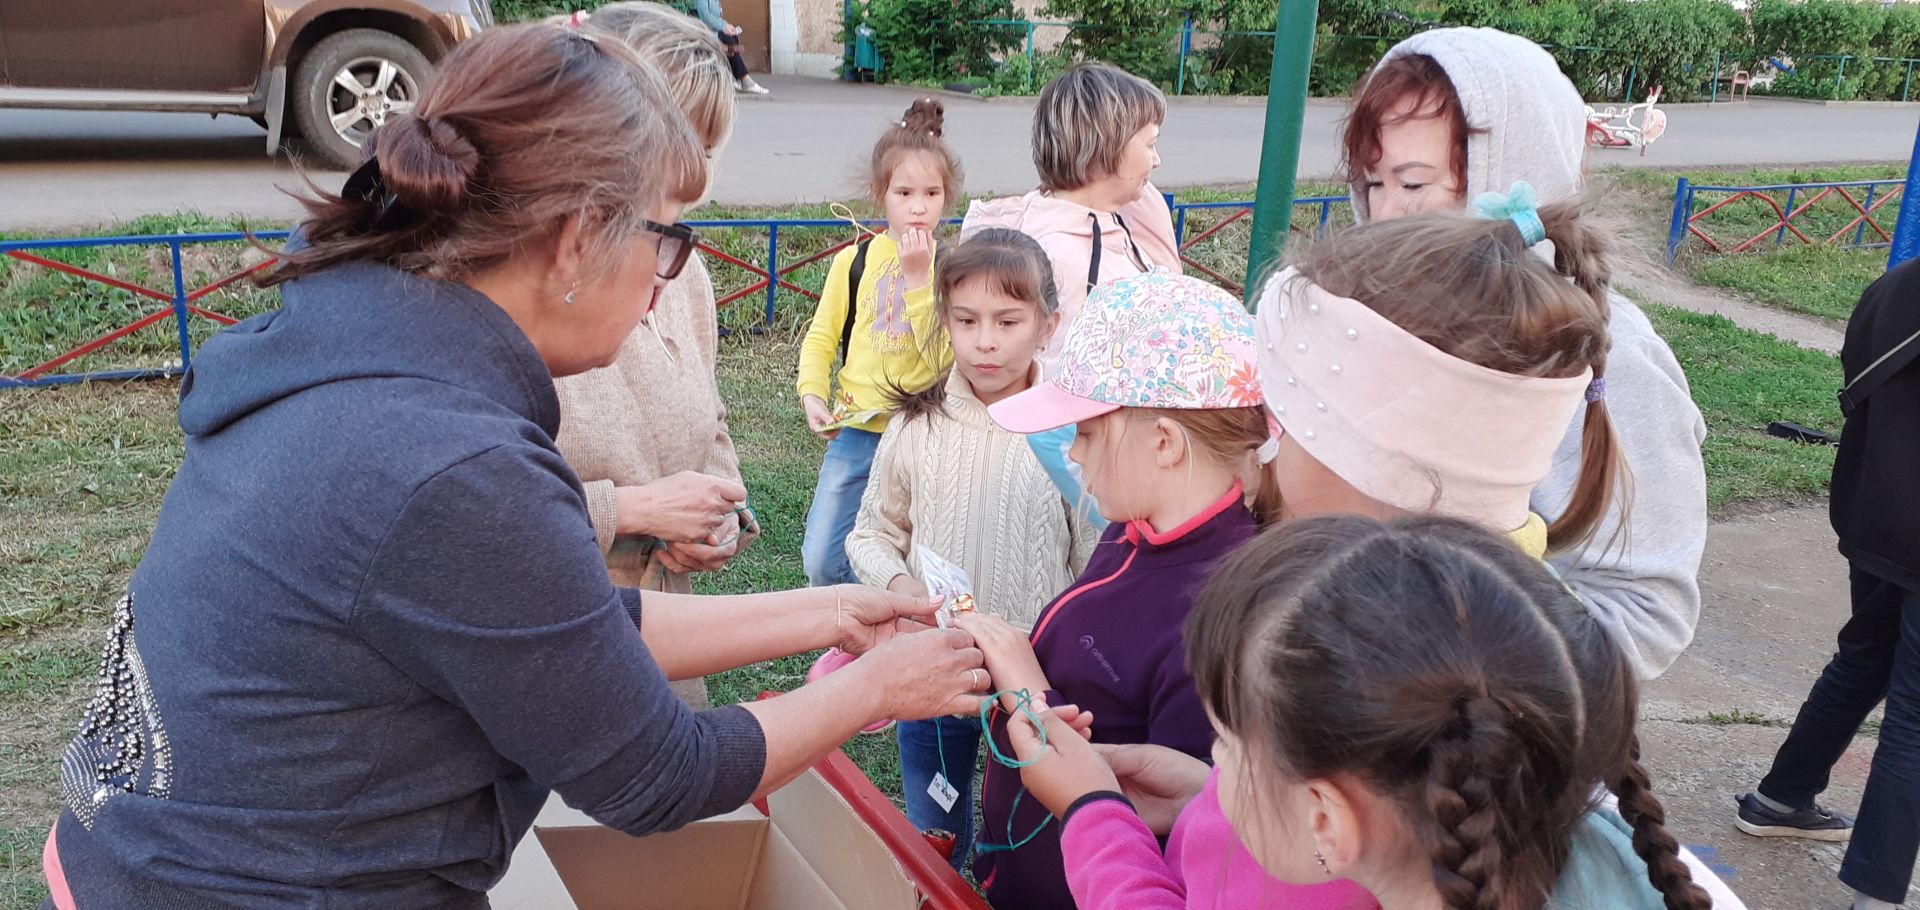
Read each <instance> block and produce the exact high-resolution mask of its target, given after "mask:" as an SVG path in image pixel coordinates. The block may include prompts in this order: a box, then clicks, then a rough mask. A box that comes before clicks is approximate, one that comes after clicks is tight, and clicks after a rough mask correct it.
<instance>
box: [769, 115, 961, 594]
mask: <svg viewBox="0 0 1920 910" xmlns="http://www.w3.org/2000/svg"><path fill="white" fill-rule="evenodd" d="M944 119H945V114H944V109H943V108H942V107H941V105H940V102H938V101H934V100H932V99H926V98H923V99H921V100H919V101H915V102H914V103H913V106H912V107H910V108H908V109H907V113H906V116H905V117H903V118H901V120H900V121H899V122H898V123H896V124H894V125H893V126H891V127H889V128H888V129H887V131H886V133H884V134H883V135H881V137H880V141H879V142H878V143H876V144H875V145H874V149H873V164H872V177H871V185H870V187H869V189H870V191H871V192H872V193H873V197H874V201H875V202H876V203H878V204H879V205H880V207H881V209H882V210H883V211H884V212H885V213H886V218H887V232H886V233H885V234H880V235H875V236H873V237H870V238H868V239H866V240H863V241H861V242H860V243H859V244H856V245H855V246H851V247H848V248H847V249H844V250H841V251H840V253H839V254H838V255H836V256H835V257H834V259H833V266H832V268H831V269H830V270H829V271H828V273H827V284H826V287H824V288H822V289H821V291H820V306H819V308H818V309H817V310H815V311H814V314H813V324H812V325H811V326H810V327H809V328H808V329H807V337H806V340H805V341H804V342H802V343H801V347H800V379H799V382H798V383H797V386H798V390H799V393H800V403H801V406H802V407H804V408H805V409H806V412H807V425H808V426H809V427H811V428H812V429H813V431H814V433H816V434H818V435H819V436H820V437H821V438H822V439H826V440H828V443H827V454H826V457H825V459H824V460H822V462H821V464H820V481H819V483H818V484H817V485H816V486H815V487H814V491H813V505H812V507H811V508H809V509H808V511H807V529H806V537H805V539H804V540H803V541H802V543H801V551H800V552H801V561H802V562H803V563H804V565H805V567H806V571H807V582H808V583H809V584H812V585H835V584H844V583H851V582H855V581H857V579H855V577H854V574H853V569H852V568H851V566H850V565H849V564H848V562H847V553H846V539H847V534H848V532H850V531H852V530H853V519H854V516H855V514H857V513H858V512H859V509H860V496H861V494H862V493H864V492H865V491H866V488H867V474H868V472H869V471H870V470H871V468H872V466H873V455H874V451H875V450H876V449H878V448H879V445H880V434H881V432H882V431H884V430H885V429H886V428H887V416H888V413H887V412H888V405H887V402H888V400H889V396H890V395H891V394H892V393H893V391H894V390H896V389H898V390H904V391H908V392H913V391H918V390H920V389H924V388H926V387H927V386H928V385H930V384H932V382H933V381H934V377H935V376H937V375H938V374H939V373H940V371H941V370H944V369H945V368H946V365H947V361H948V359H949V358H950V353H951V352H950V351H948V350H946V349H945V348H943V347H941V346H938V345H934V344H930V343H929V342H930V339H932V338H933V337H934V334H935V329H936V328H937V325H936V322H937V320H936V317H935V316H934V312H933V290H932V279H933V251H934V242H933V230H934V228H935V227H937V226H939V224H940V219H941V217H942V216H943V215H944V214H945V213H946V211H947V206H948V205H949V204H951V202H952V200H954V199H956V198H958V197H959V190H960V162H959V161H958V159H956V158H955V157H954V154H953V151H952V149H949V148H948V147H947V144H946V141H945V140H943V139H942V138H941V132H942V129H943V121H944ZM836 355H837V356H838V357H839V358H840V359H841V361H842V363H841V366H840V371H839V375H838V384H839V391H838V393H837V394H836V393H835V391H834V390H833V382H832V373H833V362H834V359H835V357H836Z"/></svg>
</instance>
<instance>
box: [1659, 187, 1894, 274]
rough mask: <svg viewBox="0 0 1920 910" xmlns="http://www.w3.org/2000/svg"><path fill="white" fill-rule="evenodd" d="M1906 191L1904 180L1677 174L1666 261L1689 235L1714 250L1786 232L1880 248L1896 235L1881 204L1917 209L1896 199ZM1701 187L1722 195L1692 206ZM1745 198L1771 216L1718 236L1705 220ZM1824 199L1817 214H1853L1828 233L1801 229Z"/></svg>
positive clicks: (1738, 248)
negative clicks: (1760, 179) (1744, 230)
mask: <svg viewBox="0 0 1920 910" xmlns="http://www.w3.org/2000/svg"><path fill="white" fill-rule="evenodd" d="M1905 191H1906V181H1905V180H1853V181H1843V182H1836V183H1782V184H1774V185H1770V186H1711V185H1705V184H1696V183H1693V182H1692V181H1690V180H1688V179H1687V178H1685V177H1681V178H1679V180H1678V182H1677V183H1676V184H1675V185H1674V189H1673V212H1672V217H1671V220H1670V221H1669V222H1668V225H1667V264H1668V265H1672V264H1673V260H1674V257H1676V256H1678V255H1679V253H1680V248H1681V247H1682V246H1683V245H1684V244H1685V243H1686V242H1687V238H1689V237H1692V238H1695V239H1697V240H1698V241H1699V242H1700V244H1701V245H1702V246H1704V247H1705V248H1706V249H1707V250H1708V251H1709V252H1713V253H1730V254H1731V253H1745V252H1748V251H1751V250H1754V249H1757V248H1759V247H1761V246H1763V245H1765V246H1772V247H1778V246H1780V245H1782V244H1784V243H1786V242H1787V238H1788V236H1792V237H1793V238H1794V239H1795V240H1797V241H1799V242H1800V243H1802V244H1805V245H1808V246H1830V247H1840V248H1843V249H1882V248H1885V247H1887V246H1889V245H1890V244H1891V243H1892V242H1893V239H1894V235H1893V231H1892V230H1891V229H1890V227H1889V226H1888V225H1886V224H1882V223H1881V216H1882V214H1883V210H1884V209H1885V208H1886V207H1887V206H1888V205H1890V204H1895V205H1896V208H1898V209H1900V210H1901V211H1902V213H1903V214H1911V213H1912V212H1914V211H1916V210H1917V209H1920V206H1907V205H1904V204H1896V203H1898V202H1899V201H1900V200H1903V199H1904V197H1905V195H1906V192H1905ZM1703 193H1704V194H1708V195H1710V196H1718V197H1721V198H1718V199H1713V200H1711V201H1710V202H1709V203H1708V204H1707V205H1706V207H1705V208H1701V209H1699V210H1698V211H1695V207H1696V203H1697V202H1701V201H1705V200H1701V199H1699V197H1700V195H1701V194H1703ZM1783 200H1784V201H1783ZM1830 200H1837V202H1834V201H1830ZM1743 201H1744V202H1753V203H1758V204H1760V205H1763V206H1765V207H1766V208H1768V209H1770V210H1771V211H1772V213H1773V220H1772V221H1771V222H1770V223H1768V224H1767V225H1766V227H1765V228H1764V229H1762V230H1761V231H1759V232H1758V233H1755V234H1753V235H1751V236H1748V237H1745V238H1721V237H1716V236H1714V235H1713V234H1712V233H1710V232H1709V225H1708V224H1707V222H1708V221H1709V219H1711V218H1712V216H1713V215H1714V214H1715V213H1717V212H1720V211H1722V210H1724V209H1726V208H1728V207H1729V206H1733V205H1735V204H1737V203H1740V202H1743ZM1823 202H1825V203H1828V204H1827V206H1826V207H1825V208H1822V209H1819V210H1818V211H1819V212H1821V214H1831V213H1832V212H1833V211H1834V209H1835V208H1836V207H1840V206H1844V208H1842V209H1841V211H1842V212H1843V213H1845V212H1846V211H1849V210H1850V211H1851V212H1852V217H1851V218H1850V219H1849V220H1847V221H1846V222H1845V223H1844V224H1843V225H1842V226H1841V227H1840V229H1839V230H1837V231H1834V232H1832V233H1830V234H1826V235H1825V236H1820V234H1821V233H1824V229H1823V230H1822V231H1820V232H1816V233H1815V234H1813V235H1809V234H1808V233H1807V231H1805V230H1802V226H1803V225H1804V221H1800V219H1803V218H1804V216H1806V215H1807V214H1808V213H1809V212H1814V211H1816V208H1815V207H1816V206H1819V205H1820V204H1821V203H1823Z"/></svg>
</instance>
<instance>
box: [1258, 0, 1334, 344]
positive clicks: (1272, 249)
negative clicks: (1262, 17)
mask: <svg viewBox="0 0 1920 910" xmlns="http://www.w3.org/2000/svg"><path fill="white" fill-rule="evenodd" d="M1319 15H1320V0H1280V13H1279V15H1278V16H1277V17H1275V19H1274V25H1273V69H1272V70H1271V71H1270V72H1269V73H1268V75H1267V128H1266V135H1265V136H1264V137H1263V138H1262V139H1261V142H1260V187H1259V189H1258V190H1257V191H1256V192H1255V193H1254V203H1253V244H1252V246H1251V247H1250V248H1249V249H1248V251H1247V252H1248V255H1247V285H1246V291H1245V297H1246V301H1247V309H1249V310H1251V309H1253V308H1254V306H1255V305H1256V303H1257V301H1258V300H1259V298H1260V280H1261V279H1262V278H1264V277H1266V275H1267V273H1268V272H1269V271H1270V270H1271V269H1272V266H1273V263H1275V262H1277V261H1279V259H1280V250H1281V247H1282V246H1283V245H1284V244H1285V243H1286V240H1287V228H1288V227H1289V226H1290V225H1292V223H1293V181H1294V177H1295V176H1296V173H1295V172H1296V171H1297V170H1298V169H1299V166H1300V132H1301V124H1302V123H1303V122H1304V121H1305V120H1306V117H1307V76H1308V74H1309V73H1311V72H1312V70H1313V29H1314V21H1315V20H1316V19H1317V18H1318V17H1319Z"/></svg>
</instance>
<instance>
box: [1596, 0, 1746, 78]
mask: <svg viewBox="0 0 1920 910" xmlns="http://www.w3.org/2000/svg"><path fill="white" fill-rule="evenodd" d="M1594 25H1595V30H1594V36H1593V37H1594V40H1593V41H1592V42H1591V43H1592V44H1595V45H1598V46H1600V47H1605V48H1611V49H1614V50H1615V51H1617V52H1618V53H1617V54H1616V55H1612V58H1613V59H1612V61H1611V62H1612V65H1614V66H1618V65H1619V64H1620V63H1621V62H1622V61H1625V62H1627V63H1628V64H1629V65H1631V66H1633V67H1634V68H1635V69H1636V70H1637V73H1636V74H1634V80H1635V85H1636V87H1635V88H1634V90H1633V96H1634V99H1635V100H1637V99H1639V98H1640V97H1642V96H1643V95H1645V93H1646V92H1647V90H1649V89H1651V88H1653V87H1654V86H1661V87H1663V88H1664V90H1665V91H1664V93H1663V94H1662V96H1661V97H1663V98H1666V99H1669V100H1672V101H1691V100H1693V99H1695V98H1697V97H1699V96H1700V94H1701V91H1702V89H1704V88H1705V87H1706V82H1707V80H1708V79H1711V78H1712V77H1713V67H1714V60H1715V55H1716V54H1717V53H1718V52H1719V51H1720V50H1721V49H1722V48H1723V47H1725V46H1726V45H1727V44H1728V43H1729V40H1730V38H1732V36H1738V35H1741V34H1744V32H1745V30H1746V23H1745V22H1744V21H1742V19H1741V17H1740V13H1739V12H1737V11H1736V10H1734V8H1733V7H1732V6H1730V5H1729V4H1727V3H1726V2H1725V0H1646V2H1632V0H1611V2H1607V3H1602V4H1600V5H1598V6H1597V7H1596V8H1595V10H1594ZM1742 43H1744V42H1742ZM1590 56H1592V57H1595V58H1602V59H1604V58H1606V57H1608V56H1609V55H1605V54H1593V55H1590ZM1628 57H1631V59H1630V60H1628V59H1626V58H1628ZM1603 65H1604V64H1603ZM1596 87H1597V86H1596Z"/></svg>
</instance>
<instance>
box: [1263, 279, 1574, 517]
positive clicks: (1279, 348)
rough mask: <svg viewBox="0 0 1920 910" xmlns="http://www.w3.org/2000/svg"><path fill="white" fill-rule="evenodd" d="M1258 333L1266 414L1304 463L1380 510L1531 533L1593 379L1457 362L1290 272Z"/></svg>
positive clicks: (1270, 295) (1266, 297)
mask: <svg viewBox="0 0 1920 910" xmlns="http://www.w3.org/2000/svg"><path fill="white" fill-rule="evenodd" d="M1435 304H1436V305H1437V306H1445V305H1446V302H1445V301H1436V302H1435ZM1255 332H1256V334H1257V338H1258V344H1259V347H1258V348H1257V354H1258V356H1259V358H1260V373H1261V384H1262V390H1263V391H1264V392H1265V393H1266V400H1267V408H1268V410H1269V411H1270V412H1271V413H1272V415H1273V417H1274V419H1276V420H1278V421H1279V423H1280V426H1281V428H1282V429H1283V430H1284V431H1285V432H1286V433H1287V434H1288V435H1290V436H1291V437H1292V438H1293V440H1294V441H1295V442H1297V443H1298V444H1299V445H1300V447H1301V448H1303V449H1305V450H1306V451H1307V453H1308V454H1310V455H1312V456H1313V457H1314V458H1316V459H1318V460H1319V461H1320V463H1322V464H1324V465H1326V466H1327V468H1328V469H1329V470H1331V471H1333V472H1334V473H1335V474H1337V475H1339V477H1340V478H1341V479H1342V480H1345V481H1346V482H1347V483H1350V484H1352V485H1353V486H1354V488H1355V489H1357V490H1359V491H1360V492H1361V493H1364V494H1366V495H1367V496H1369V497H1371V498H1373V499H1376V500H1379V501H1380V502H1383V503H1386V504H1387V505H1390V506H1393V507H1395V508H1399V509H1404V510H1407V511H1411V512H1433V513H1439V514H1443V515H1451V516H1454V517H1456V518H1462V519H1465V520H1468V521H1474V522H1478V523H1480V524H1482V525H1485V526H1487V527H1491V528H1495V529H1500V530H1507V529H1511V528H1518V527H1520V526H1521V525H1522V524H1525V523H1526V520H1527V513H1528V506H1527V500H1528V497H1529V496H1530V495H1531V494H1532V492H1533V488H1534V486H1535V485H1537V484H1538V483H1539V482H1540V481H1541V479H1542V478H1544V477H1546V476H1547V469H1548V468H1549V467H1550V466H1551V464H1552V462H1553V453H1554V450H1555V449H1556V448H1558V447H1559V445H1560V440H1561V438H1562V437H1564V436H1565V435H1566V433H1567V428H1568V426H1569V425H1570V424H1571V423H1572V421H1573V418H1574V412H1575V411H1576V410H1578V409H1579V408H1580V407H1581V406H1582V401H1583V399H1584V398H1585V396H1586V392H1587V386H1588V382H1589V380H1591V379H1592V378H1593V376H1592V371H1590V370H1582V371H1581V372H1580V373H1579V374H1578V375H1575V376H1566V377H1560V378H1545V377H1537V376H1518V375H1514V374H1512V373H1502V372H1500V371H1498V370H1493V369H1488V368H1487V367H1483V366H1480V365H1479V364H1476V363H1470V362H1468V361H1465V360H1461V359H1459V358H1457V357H1454V356H1453V355H1451V354H1448V353H1446V352H1444V351H1441V350H1440V349H1439V348H1436V347H1434V346H1433V345H1430V344H1428V343H1426V342H1425V341H1422V340H1420V339H1419V338H1416V337H1414V336H1413V335H1412V334H1410V333H1408V332H1407V331H1406V330H1405V329H1402V328H1400V327H1399V326H1397V325H1395V324H1394V323H1393V322H1392V321H1390V320H1388V319H1387V318H1385V317H1383V316H1381V315H1380V314H1379V313H1376V312H1374V311H1373V310H1372V309H1370V308H1368V307H1367V305H1366V304H1363V303H1361V302H1360V301H1358V300H1353V299H1351V298H1347V297H1336V296H1334V295H1333V294H1332V293H1330V292H1328V291H1327V290H1326V289H1324V288H1322V287H1320V286H1319V285H1317V284H1314V283H1313V282H1312V281H1311V280H1309V279H1308V278H1307V277H1306V276H1304V275H1301V274H1300V273H1299V272H1298V271H1297V270H1294V269H1288V270H1287V271H1285V272H1282V273H1281V274H1279V275H1277V276H1275V277H1274V279H1273V280H1272V281H1270V282H1268V284H1267V287H1266V290H1265V292H1264V293H1263V294H1262V295H1261V298H1260V307H1259V310H1258V311H1257V312H1256V315H1255Z"/></svg>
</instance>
